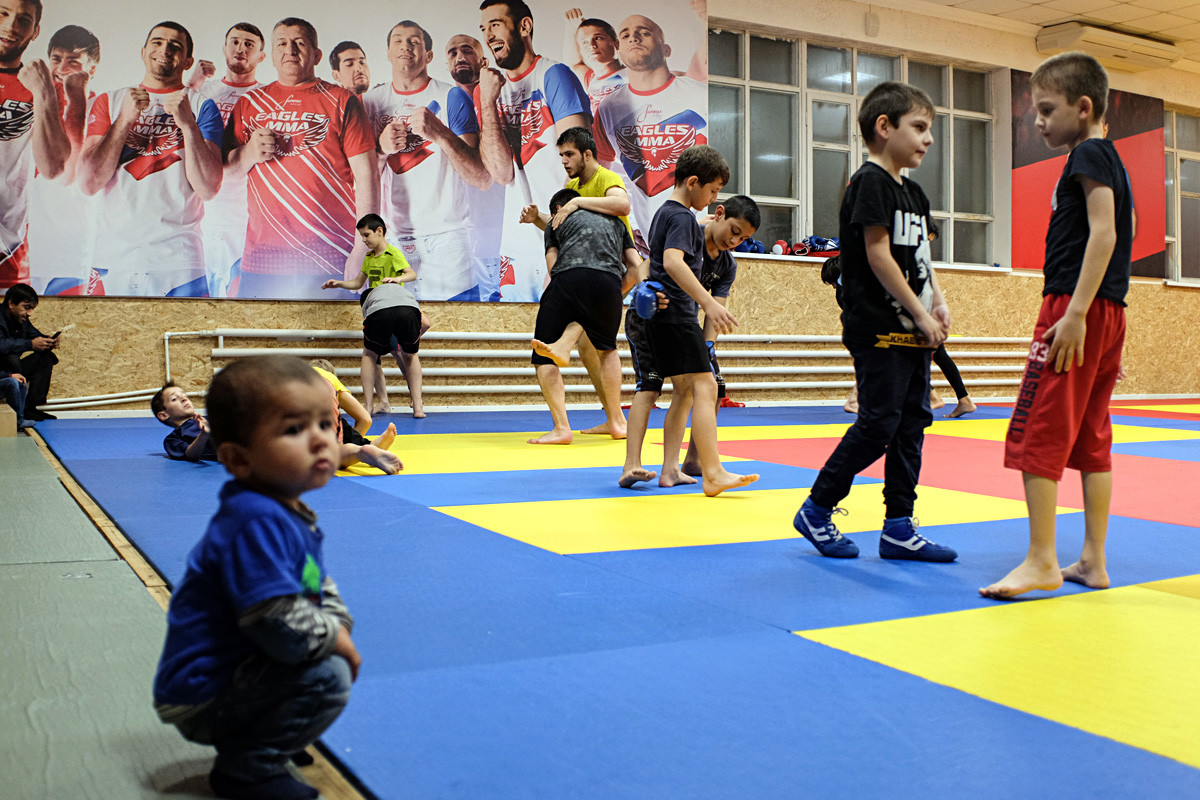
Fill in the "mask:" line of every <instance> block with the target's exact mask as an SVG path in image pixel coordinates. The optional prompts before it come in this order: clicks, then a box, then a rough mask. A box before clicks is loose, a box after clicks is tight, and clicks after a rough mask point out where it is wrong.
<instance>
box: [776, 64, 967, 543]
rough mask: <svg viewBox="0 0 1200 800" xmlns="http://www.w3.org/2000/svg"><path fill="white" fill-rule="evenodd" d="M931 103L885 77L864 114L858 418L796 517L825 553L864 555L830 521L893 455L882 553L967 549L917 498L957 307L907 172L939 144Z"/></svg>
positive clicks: (851, 286) (922, 200)
mask: <svg viewBox="0 0 1200 800" xmlns="http://www.w3.org/2000/svg"><path fill="white" fill-rule="evenodd" d="M932 125H933V102H932V101H931V100H930V99H929V96H928V95H926V94H925V93H924V92H923V91H921V90H920V89H917V88H915V87H913V86H909V85H907V84H904V83H897V82H894V81H888V82H886V83H881V84H880V85H879V86H877V87H875V88H874V89H872V90H871V92H870V94H868V95H867V97H866V99H864V100H863V105H862V110H861V111H860V112H859V115H858V126H859V130H861V131H862V135H863V140H864V141H866V143H867V149H868V150H869V151H870V157H869V158H868V160H867V163H866V164H863V166H862V167H861V168H860V169H859V170H858V171H857V172H855V173H854V176H853V177H852V178H851V179H850V185H849V186H847V187H846V192H845V194H844V195H843V196H842V208H841V214H840V218H839V230H838V235H839V238H840V240H841V243H842V254H841V259H840V261H841V268H842V299H843V303H844V305H843V307H842V342H843V344H845V345H846V349H847V350H849V351H850V355H851V357H852V358H853V359H854V376H855V380H856V381H857V385H858V406H859V408H858V419H857V420H856V421H855V422H854V425H852V426H851V427H850V429H849V430H848V431H846V434H845V436H843V437H842V441H841V443H840V444H838V446H837V448H836V449H835V450H834V451H833V454H832V455H830V456H829V460H828V461H826V462H825V466H824V467H823V468H822V469H821V472H820V473H819V474H818V475H817V479H816V481H815V482H814V483H813V486H812V490H811V492H810V494H809V496H808V499H806V500H805V501H804V505H802V506H801V507H800V510H799V511H797V512H796V517H795V519H794V521H793V525H795V527H796V530H797V531H799V532H800V535H802V536H803V537H804V538H805V539H807V540H808V541H809V542H811V543H812V545H813V546H814V547H816V548H817V551H818V552H820V554H821V555H823V556H828V557H830V558H855V557H856V556H857V555H858V546H857V545H855V544H854V542H852V541H850V540H849V539H847V538H846V537H845V536H843V535H842V534H841V532H840V531H839V530H838V529H837V526H836V525H834V524H833V520H832V515H833V513H834V511H837V510H839V509H837V508H836V506H837V504H838V503H839V502H841V500H842V499H843V498H844V497H846V495H848V494H849V493H850V486H851V484H852V483H853V481H854V477H855V476H856V475H858V473H860V472H862V471H863V470H864V469H866V468H867V467H868V466H870V465H871V464H872V463H874V462H875V461H876V460H877V459H878V458H879V457H880V456H886V460H885V462H884V464H885V466H884V482H883V500H884V509H885V514H884V517H885V518H884V521H883V531H882V533H881V534H880V537H879V555H880V557H881V558H889V559H904V560H910V561H940V562H945V561H953V560H954V559H955V558H957V557H958V554H957V553H956V552H955V551H954V550H952V549H951V548H949V547H945V546H943V545H939V544H934V543H933V542H931V541H930V540H929V539H926V538H925V537H924V536H922V535H921V534H920V533H919V532H918V531H917V523H916V520H915V519H914V518H913V506H914V505H915V503H916V499H917V491H916V489H917V481H918V479H919V478H920V474H921V446H922V444H923V443H924V440H925V428H927V427H929V424H930V423H931V422H932V421H933V413H932V411H930V408H929V362H930V357H931V355H932V353H933V348H936V347H937V346H938V345H940V344H941V343H942V342H944V341H945V340H946V334H947V332H948V331H949V328H950V310H949V309H948V308H947V307H946V299H945V298H944V297H943V296H942V291H941V289H940V288H939V287H938V282H937V277H936V276H935V275H934V273H933V267H932V264H931V263H930V256H929V233H930V222H931V219H930V216H929V200H928V199H927V198H926V197H925V192H923V191H921V187H920V186H918V185H917V184H916V183H915V182H914V181H912V180H909V179H908V178H906V177H904V176H903V175H902V174H901V170H903V169H905V168H908V169H913V168H916V167H919V166H920V165H921V160H922V159H923V158H924V157H925V153H926V152H927V151H928V150H929V148H930V146H932V145H933V133H932V130H931V128H932Z"/></svg>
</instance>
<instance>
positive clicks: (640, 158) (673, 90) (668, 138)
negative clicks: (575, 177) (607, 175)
mask: <svg viewBox="0 0 1200 800" xmlns="http://www.w3.org/2000/svg"><path fill="white" fill-rule="evenodd" d="M707 127H708V87H707V86H706V85H705V84H703V83H701V82H700V81H697V80H693V79H692V78H680V77H675V76H672V77H671V79H670V80H669V81H667V82H666V83H664V84H663V85H662V86H660V87H659V88H657V89H655V90H653V91H649V92H639V91H636V90H634V88H633V87H632V86H630V85H629V84H625V85H624V86H621V87H619V88H618V89H617V90H616V91H614V92H612V93H611V94H609V95H608V97H606V98H604V101H603V102H601V103H600V109H599V111H597V114H596V124H595V126H593V129H592V132H593V134H595V137H596V156H597V158H598V159H599V161H600V162H601V163H604V164H615V165H619V171H620V172H622V173H623V174H624V175H625V177H626V180H625V188H626V189H627V190H628V192H629V202H630V204H631V205H632V206H633V214H632V217H633V220H632V221H633V225H634V228H635V229H637V230H638V231H640V232H641V234H642V239H643V240H644V241H649V233H650V222H651V221H652V220H653V219H654V214H655V212H656V211H658V209H659V208H661V207H662V204H663V203H665V202H666V201H667V199H668V198H670V196H671V191H672V189H674V187H675V162H676V161H678V160H679V154H680V153H682V152H683V151H684V150H687V149H688V148H689V147H691V146H692V145H697V144H708V137H707V136H706V135H705V133H704V131H705V129H706V128H707Z"/></svg>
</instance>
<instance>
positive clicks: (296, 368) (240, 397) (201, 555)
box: [154, 356, 362, 800]
mask: <svg viewBox="0 0 1200 800" xmlns="http://www.w3.org/2000/svg"><path fill="white" fill-rule="evenodd" d="M334 413H335V412H334V410H333V406H332V405H330V403H329V389H328V387H327V386H326V384H325V381H324V380H322V379H321V377H320V376H319V375H317V373H316V372H314V371H313V369H312V368H311V367H309V366H308V364H306V363H304V362H303V361H301V360H300V359H298V358H293V357H291V356H260V357H257V358H248V359H243V360H241V361H237V362H234V363H233V364H230V365H229V366H228V367H226V368H225V369H223V370H221V372H219V373H218V374H217V376H216V377H215V378H213V381H212V384H211V385H210V386H209V390H208V419H209V423H210V424H211V426H212V438H213V440H214V441H215V442H216V443H217V452H218V454H219V455H220V458H221V463H222V464H224V465H225V469H227V470H228V471H229V472H230V474H231V475H232V476H233V480H231V481H229V482H228V483H226V484H225V486H224V487H222V489H221V505H220V508H219V509H218V510H217V513H216V515H215V516H214V517H213V519H212V522H210V523H209V526H208V530H207V531H206V532H205V534H204V536H203V537H202V538H201V539H200V541H199V543H197V545H196V546H195V547H194V548H193V549H192V551H191V553H189V554H188V559H187V571H186V572H185V573H184V576H183V580H182V581H181V582H180V584H179V586H178V587H177V588H176V590H175V594H174V595H173V596H172V597H171V606H170V608H169V609H168V611H167V638H166V643H165V644H164V646H163V653H162V657H161V659H160V660H159V664H158V673H157V675H156V676H155V679H154V703H155V708H156V709H157V711H158V715H159V717H160V718H161V719H162V720H163V721H164V722H169V723H172V724H174V725H175V726H176V727H178V728H179V731H180V733H182V734H183V736H184V737H185V738H187V739H189V740H191V741H194V742H199V743H201V744H211V745H213V746H215V747H216V749H217V759H216V763H215V764H214V765H213V769H212V773H211V774H210V775H209V783H210V785H211V786H212V789H213V792H214V794H216V796H217V797H226V798H245V800H313V799H314V798H316V797H317V790H316V789H314V788H312V787H311V786H309V785H308V784H306V783H302V782H301V781H298V780H296V779H294V778H293V777H292V776H291V775H290V774H289V773H288V771H287V761H288V759H289V758H291V757H293V756H295V755H296V754H297V753H299V752H300V751H302V750H304V748H306V747H308V746H309V745H310V744H312V743H313V742H315V741H316V740H317V737H319V736H320V735H321V734H322V733H323V732H324V731H325V729H326V728H328V727H329V725H330V724H332V723H333V721H334V720H335V719H337V716H338V715H339V714H340V713H341V712H342V709H343V708H344V707H345V705H346V702H347V701H348V700H349V699H350V685H351V683H353V682H354V679H355V677H356V676H357V675H358V667H359V665H360V664H361V663H362V659H361V658H360V657H359V654H358V650H357V649H356V648H355V646H354V642H353V641H352V640H351V639H350V629H351V627H352V626H353V624H354V622H353V618H352V617H351V616H350V612H349V611H348V610H347V609H346V605H345V603H343V602H342V599H341V596H340V595H339V594H338V591H337V586H336V585H335V584H334V582H333V579H332V578H330V577H329V574H328V572H326V570H325V564H324V561H323V559H322V555H321V550H322V542H323V536H322V534H321V530H320V528H318V527H317V517H316V515H315V514H314V513H313V512H312V510H311V509H310V508H309V507H308V506H306V505H305V504H304V503H302V502H301V501H300V495H302V494H303V493H305V492H308V491H311V490H313V489H318V488H320V487H322V486H324V485H325V484H326V483H328V482H329V479H330V478H332V477H333V474H334V472H335V471H336V470H337V464H338V441H337V437H336V436H335V434H334V428H335V424H334ZM297 760H299V759H297Z"/></svg>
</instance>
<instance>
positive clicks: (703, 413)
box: [618, 145, 758, 497]
mask: <svg viewBox="0 0 1200 800" xmlns="http://www.w3.org/2000/svg"><path fill="white" fill-rule="evenodd" d="M728 180H729V164H728V163H727V162H726V161H725V158H724V156H722V155H721V154H720V153H719V152H718V151H717V150H716V149H715V148H713V147H709V146H708V145H696V146H694V147H689V148H688V149H687V150H685V151H684V152H683V153H682V154H680V156H679V160H678V162H676V165H675V189H674V191H673V192H672V193H671V198H670V199H669V200H668V201H667V202H666V203H664V204H663V206H662V207H661V208H660V209H659V210H658V211H657V212H656V213H655V215H654V220H653V222H652V223H651V225H650V240H649V247H650V272H649V274H650V279H651V280H654V281H657V282H658V283H660V284H662V286H663V294H664V295H666V297H667V299H668V301H669V302H668V305H667V306H666V308H663V309H661V310H659V311H658V312H657V313H655V315H654V317H652V318H651V319H650V320H648V321H647V323H646V331H645V332H646V340H647V342H648V343H649V346H650V350H651V351H652V352H653V362H654V366H655V367H656V371H657V373H658V374H659V375H660V376H662V377H669V378H671V385H672V390H673V392H674V394H675V395H676V397H675V398H673V399H672V402H673V403H675V402H678V403H680V407H681V408H686V407H687V405H688V404H689V403H690V404H691V406H692V440H693V442H694V443H695V447H696V451H697V454H698V456H699V459H700V467H701V472H702V475H703V484H702V485H703V489H704V494H705V495H707V496H709V497H715V496H716V495H718V494H720V493H721V492H723V491H726V490H728V489H737V488H740V487H742V486H747V485H749V484H751V483H753V482H754V481H756V480H758V476H757V475H737V474H735V473H732V472H729V471H728V470H726V469H725V467H724V466H723V465H722V464H721V458H720V455H719V454H718V453H717V382H716V379H715V378H714V377H713V373H712V368H711V366H710V362H709V353H708V347H707V346H706V345H705V343H704V331H703V330H702V329H701V328H700V323H699V321H698V319H697V314H698V309H703V310H704V317H705V320H706V322H708V321H711V322H712V325H713V330H715V331H716V332H717V333H729V332H731V331H732V330H733V328H734V326H736V325H737V319H735V318H734V316H733V315H732V314H730V313H729V311H728V310H727V309H726V308H725V307H724V306H723V305H722V304H721V303H718V302H717V301H716V300H715V299H714V298H713V296H712V295H711V294H709V292H708V291H706V290H705V288H704V286H703V285H702V284H701V283H700V277H699V273H700V270H701V267H702V265H703V261H704V250H705V243H704V231H703V229H701V227H700V225H699V223H697V222H696V216H695V213H694V211H693V210H696V211H698V210H700V209H703V208H706V207H707V206H708V205H709V203H711V202H712V201H713V200H715V199H716V198H717V193H718V192H719V191H720V190H721V188H722V187H723V186H724V185H725V183H726V181H728ZM627 335H628V333H627ZM642 425H643V430H642V431H641V433H642V434H643V435H644V433H645V431H644V425H645V423H642ZM631 438H632V437H631ZM639 443H640V441H639ZM627 447H628V445H627ZM628 472H629V470H628V468H626V469H625V470H623V471H622V474H621V478H620V480H619V481H618V482H619V483H620V485H622V486H625V485H627V484H628V483H629V478H630V476H629V475H628ZM643 480H644V478H643Z"/></svg>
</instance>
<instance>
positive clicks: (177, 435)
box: [150, 381, 217, 461]
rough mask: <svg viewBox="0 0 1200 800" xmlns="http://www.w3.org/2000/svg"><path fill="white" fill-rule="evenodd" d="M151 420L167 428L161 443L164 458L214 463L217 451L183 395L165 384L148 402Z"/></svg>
mask: <svg viewBox="0 0 1200 800" xmlns="http://www.w3.org/2000/svg"><path fill="white" fill-rule="evenodd" d="M150 410H151V411H152V412H154V417H155V419H157V420H158V421H159V422H161V423H162V424H164V425H168V426H170V428H171V432H170V433H168V434H167V437H166V438H165V439H163V450H166V451H167V458H174V459H178V460H186V461H200V460H201V459H203V460H205V461H216V460H217V447H216V445H215V444H213V441H212V439H211V438H210V437H209V432H208V421H207V420H205V419H204V417H203V416H201V415H200V414H198V413H197V412H196V408H195V406H193V405H192V400H191V398H189V397H188V396H187V392H185V391H183V389H180V388H179V387H178V386H176V385H175V381H167V382H166V383H164V384H163V387H162V388H161V389H159V390H158V391H157V392H155V393H154V396H153V397H151V398H150Z"/></svg>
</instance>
